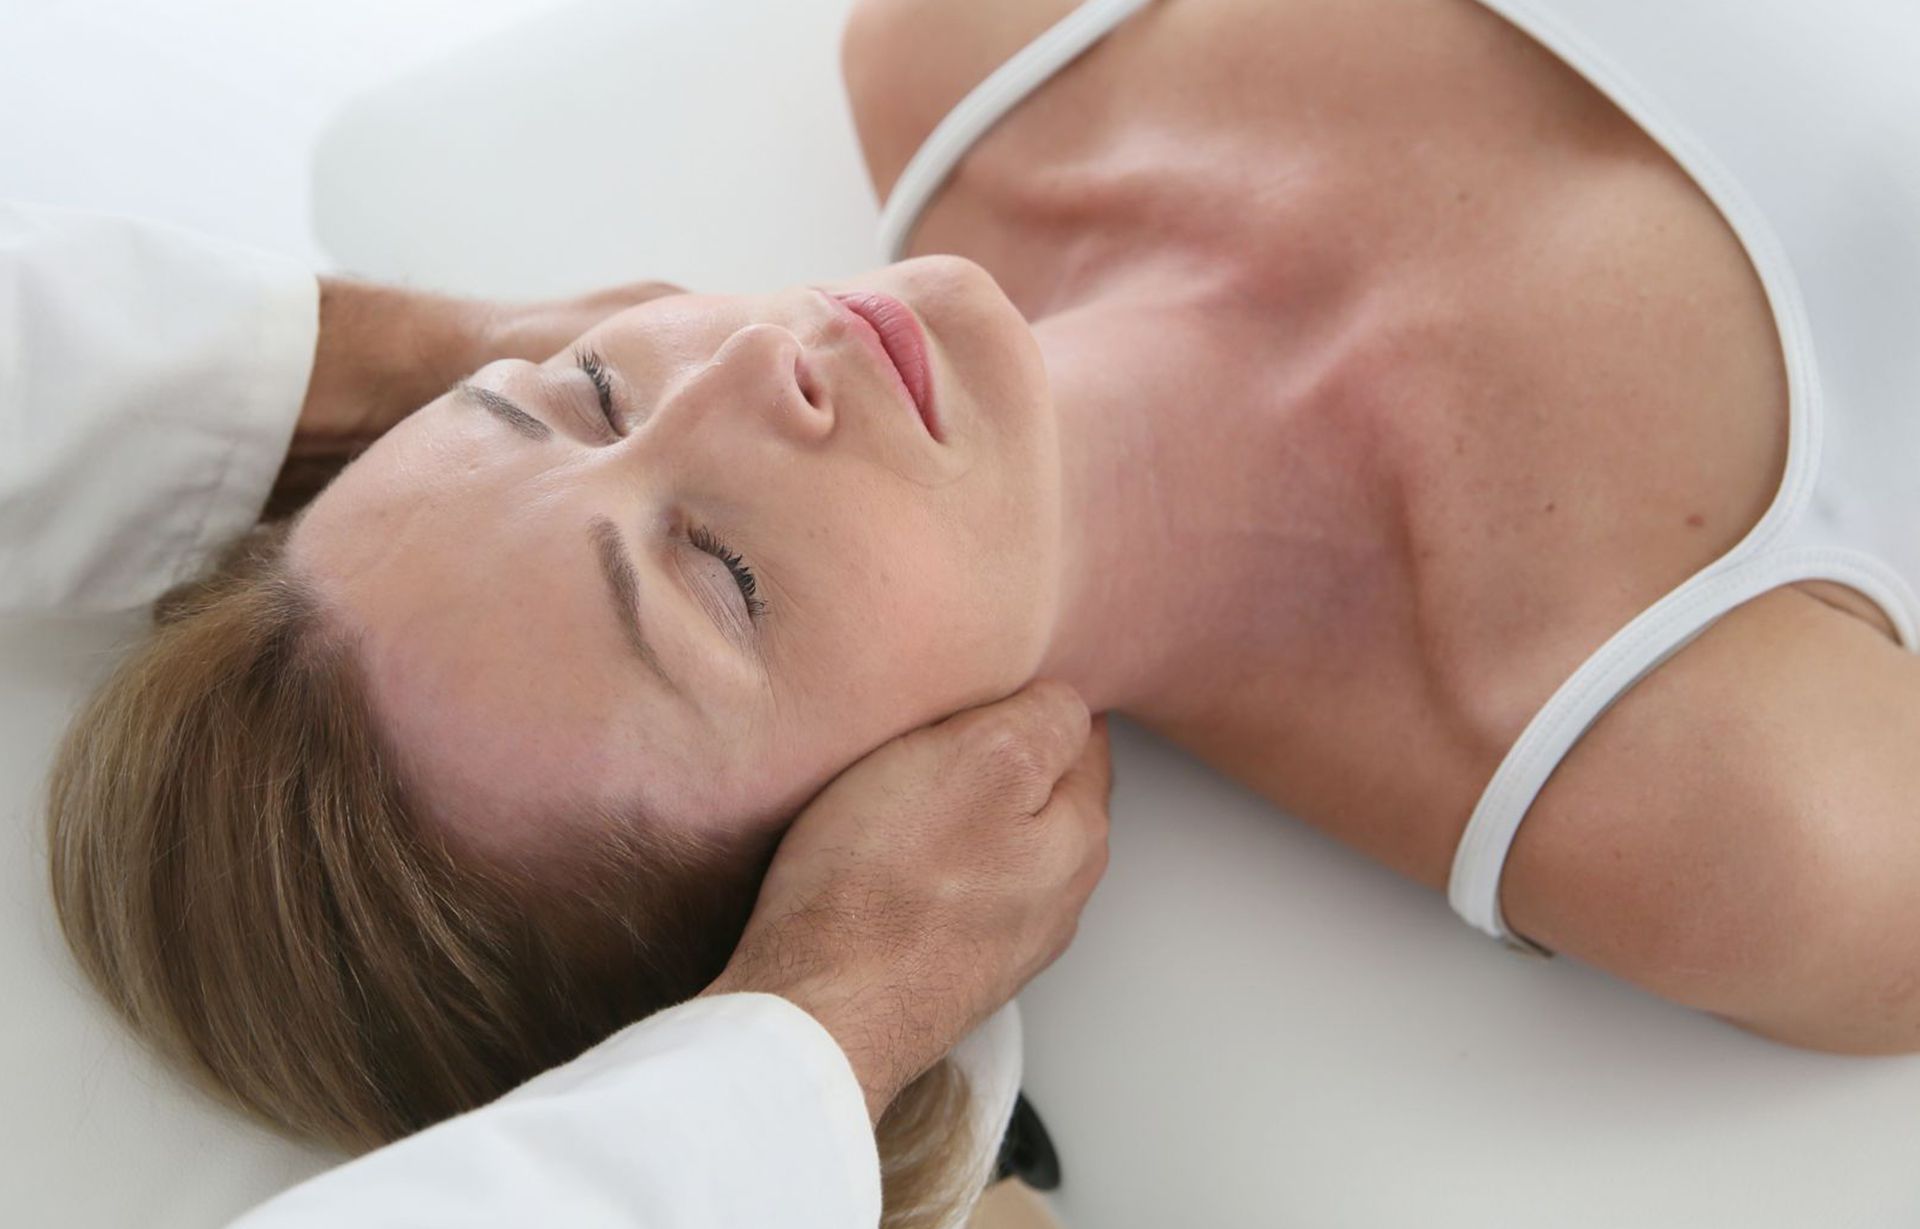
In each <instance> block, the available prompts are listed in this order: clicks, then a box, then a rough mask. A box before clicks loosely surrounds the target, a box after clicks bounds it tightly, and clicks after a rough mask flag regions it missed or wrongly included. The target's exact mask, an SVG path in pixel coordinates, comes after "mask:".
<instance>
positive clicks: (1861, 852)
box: [1502, 586, 1920, 1052]
mask: <svg viewBox="0 0 1920 1229" xmlns="http://www.w3.org/2000/svg"><path fill="white" fill-rule="evenodd" d="M1835 597H1836V595H1834V594H1833V593H1832V591H1831V590H1830V589H1825V587H1823V586H1786V587H1783V588H1780V589H1776V590H1774V591H1772V592H1770V593H1767V594H1765V595H1763V596H1761V597H1759V598H1756V599H1754V600H1753V601H1751V602H1748V603H1746V604H1745V605H1743V606H1741V607H1739V608H1738V609H1736V610H1734V611H1733V612H1732V613H1730V614H1728V615H1727V616H1726V617H1725V618H1723V619H1721V620H1720V621H1719V622H1718V623H1716V624H1714V625H1713V626H1712V627H1710V628H1709V629H1708V630H1707V631H1706V632H1704V633H1702V634H1701V635H1700V636H1699V637H1698V638H1697V639H1695V640H1694V641H1693V642H1692V643H1691V644H1689V645H1687V646H1686V647H1685V648H1683V649H1682V650H1680V651H1679V652H1678V653H1676V654H1675V655H1674V656H1673V657H1672V658H1670V659H1669V660H1668V661H1667V662H1665V663H1664V664H1663V665H1661V666H1660V667H1659V668H1658V669H1656V670H1655V671H1654V672H1653V673H1652V674H1650V675H1649V676H1647V678H1645V679H1644V680H1642V681H1641V683H1640V684H1639V685H1638V686H1636V687H1635V688H1633V689H1632V690H1631V691H1629V692H1628V693H1627V694H1626V695H1625V696H1623V697H1622V698H1621V699H1620V701H1619V702H1618V703H1617V704H1615V705H1614V706H1613V707H1612V708H1611V709H1609V710H1608V711H1607V712H1606V713H1605V714H1603V715H1602V716H1601V718H1600V719H1599V720H1598V721H1597V722H1596V723H1595V725H1594V726H1593V728H1592V729H1591V730H1589V731H1588V732H1587V734H1586V736H1585V737H1584V738H1583V739H1582V740H1581V741H1580V742H1579V743H1578V744H1576V746H1575V747H1574V749H1573V751H1572V752H1571V753H1569V755H1568V756H1567V758H1566V759H1565V761H1563V762H1562V764H1561V765H1560V767H1559V769H1558V770H1557V771H1556V772H1555V774H1554V776H1553V777H1552V778H1551V779H1550V780H1549V781H1548V783H1547V786H1546V788H1545V789H1544V790H1543V791H1542V792H1541V794H1540V797H1539V799H1538V800H1537V801H1536V802H1535V805H1534V807H1533V809H1532V811H1531V812H1530V814H1529V816H1528V818H1527V821H1526V823H1525V824H1523V825H1522V826H1521V829H1520V834H1519V837H1518V838H1517V839H1516V841H1515V842H1514V847H1513V853H1512V856H1511V858H1510V860H1509V861H1508V864H1507V871H1506V875H1505V878H1504V880H1503V885H1502V907H1503V909H1504V911H1505V912H1506V914H1507V917H1508V920H1509V924H1510V925H1512V926H1513V927H1514V928H1515V929H1516V930H1518V931H1520V932H1521V933H1523V934H1528V935H1529V936H1530V937H1533V938H1535V939H1537V940H1538V941H1540V942H1541V943H1543V944H1545V945H1547V946H1548V947H1550V948H1553V949H1554V950H1557V951H1563V952H1566V953H1567V954H1569V955H1572V956H1576V957H1578V958H1579V959H1581V960H1583V961H1586V962H1587V963H1590V964H1594V965H1597V966H1598V967H1600V968H1602V969H1605V970H1607V971H1609V972H1612V973H1614V974H1616V975H1618V976H1621V977H1624V978H1626V979H1627V980H1629V981H1632V982H1635V983H1636V984H1638V985H1640V986H1642V987H1644V988H1646V989H1649V990H1652V991H1654V992H1655V993H1658V994H1661V995H1663V996H1665V997H1668V998H1671V999H1674V1000H1676V1001H1679V1002H1681V1003H1684V1004H1687V1005H1689V1006H1693V1007H1697V1008H1701V1009H1703V1010H1706V1011H1710V1012H1713V1013H1715V1014H1719V1015H1723V1016H1726V1017H1728V1018H1729V1019H1732V1020H1735V1021H1736V1022H1739V1023H1741V1024H1743V1025H1746V1026H1747V1027H1749V1028H1753V1029H1754V1030H1755V1031H1759V1032H1764V1033H1767V1034H1768V1035H1771V1036H1776V1037H1779V1038H1781V1039H1783V1040H1788V1041H1792V1042H1795V1043H1797V1044H1802V1045H1809V1046H1813V1047H1816V1048H1822V1049H1839V1050H1857V1051H1865V1052H1877V1051H1882V1050H1885V1049H1889V1048H1900V1047H1899V1046H1898V1045H1897V1043H1896V1041H1894V1040H1890V1038H1893V1037H1894V1036H1895V1034H1896V1033H1898V1032H1900V1031H1901V1030H1905V1031H1907V1032H1910V1031H1911V1029H1910V1026H1907V1025H1903V1024H1901V1023H1899V1022H1900V1021H1902V1020H1904V1019H1906V1018H1908V1017H1910V1016H1911V1014H1912V1012H1913V1010H1914V1008H1915V1006H1916V1005H1920V978H1917V977H1916V974H1920V927H1915V926H1914V925H1913V918H1914V917H1915V916H1916V913H1917V912H1920V657H1916V656H1915V655H1913V654H1911V653H1908V652H1907V651H1905V650H1903V649H1901V648H1900V647H1899V646H1898V645H1897V644H1895V643H1894V642H1893V641H1892V640H1890V639H1889V638H1888V636H1887V635H1885V634H1883V633H1882V632H1881V631H1880V630H1879V629H1878V628H1876V627H1875V626H1874V625H1873V623H1872V622H1871V621H1869V620H1868V619H1865V618H1861V617H1858V616H1857V615H1856V614H1854V613H1850V612H1849V609H1848V607H1849V605H1850V603H1849V602H1848V601H1847V600H1846V599H1845V598H1841V599H1840V600H1835ZM1854 600H1855V601H1856V602H1857V601H1858V599H1857V597H1856V598H1855V599H1854ZM1913 1044H1920V1038H1913V1039H1911V1040H1910V1043H1909V1048H1910V1046H1911V1045H1913Z"/></svg>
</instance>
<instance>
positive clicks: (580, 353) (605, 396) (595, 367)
mask: <svg viewBox="0 0 1920 1229" xmlns="http://www.w3.org/2000/svg"><path fill="white" fill-rule="evenodd" d="M573 361H574V365H575V366H577V367H579V368H580V370H581V371H583V372H585V373H586V376H587V379H589V380H591V381H593V391H594V393H595V394H596V395H597V396H598V397H599V398H600V413H601V415H602V416H603V417H604V418H605V419H606V420H607V426H608V427H610V428H612V430H613V433H614V434H615V435H625V434H626V432H625V431H624V430H622V429H621V427H622V419H623V418H624V415H622V414H621V413H620V412H619V410H618V409H616V408H615V406H614V400H613V373H612V372H610V371H608V370H607V364H606V361H605V360H604V359H602V358H601V357H600V355H599V354H598V353H597V352H596V351H593V350H589V349H586V348H584V347H581V348H578V349H575V350H574V352H573Z"/></svg>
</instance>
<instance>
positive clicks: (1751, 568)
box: [1447, 547, 1915, 954]
mask: <svg viewBox="0 0 1920 1229" xmlns="http://www.w3.org/2000/svg"><path fill="white" fill-rule="evenodd" d="M1802 580H1832V581H1837V582H1839V583H1841V584H1845V585H1849V586H1851V587H1853V588H1855V589H1858V590H1860V591H1861V592H1863V593H1865V594H1866V595H1867V596H1868V597H1869V598H1871V599H1873V600H1874V601H1875V602H1876V603H1877V604H1878V605H1879V606H1881V608H1882V609H1885V610H1887V611H1889V613H1890V617H1893V618H1894V619H1895V620H1896V624H1897V628H1896V630H1897V631H1898V633H1899V635H1900V639H1901V642H1902V643H1903V644H1905V645H1906V646H1908V647H1909V648H1912V647H1913V646H1914V644H1915V639H1914V637H1915V629H1914V628H1913V627H1912V626H1910V625H1909V621H1908V620H1907V618H1906V615H1905V611H1906V610H1907V609H1910V607H1909V606H1907V605H1906V604H1905V603H1904V602H1902V601H1901V599H1900V590H1902V589H1903V588H1904V586H1902V585H1900V584H1899V582H1898V579H1897V578H1893V577H1890V576H1889V574H1888V571H1887V569H1886V568H1885V567H1884V565H1881V564H1880V563H1879V562H1878V561H1877V560H1873V559H1870V558H1867V557H1864V556H1861V555H1858V554H1856V553H1855V552H1852V551H1847V550H1835V549H1828V548H1820V547H1806V548H1799V549H1794V550H1787V551H1778V552H1770V553H1768V554H1764V555H1760V556H1758V557H1749V558H1747V559H1746V560H1744V561H1742V562H1740V563H1738V564H1736V565H1734V566H1730V567H1724V568H1720V569H1713V568H1709V569H1708V570H1707V571H1704V572H1701V573H1699V574H1697V575H1695V576H1694V577H1693V579H1692V580H1690V581H1688V582H1687V583H1685V584H1683V585H1681V586H1680V587H1679V588H1678V589H1675V590H1674V591H1673V592H1671V593H1669V594H1668V595H1667V596H1666V597H1664V598H1662V599H1661V600H1660V601H1658V602H1656V603H1655V604H1653V605H1652V606H1649V607H1648V608H1647V609H1646V610H1644V611H1642V612H1641V614H1640V616H1639V617H1638V618H1636V619H1634V620H1633V622H1631V623H1629V624H1627V625H1626V626H1625V627H1623V628H1621V629H1620V630H1619V631H1618V632H1616V633H1614V635H1613V637H1612V638H1611V639H1609V640H1608V641H1607V642H1606V643H1605V644H1603V645H1601V646H1600V648H1599V650H1598V651H1596V652H1595V653H1594V654H1593V656H1591V657H1589V658H1587V660H1586V662H1585V663H1584V664H1582V665H1581V667H1580V668H1579V669H1578V670H1577V671H1575V672H1574V674H1573V676H1572V677H1571V678H1569V679H1568V680H1567V681H1566V682H1565V683H1563V684H1561V685H1560V689H1559V690H1558V691H1556V692H1554V694H1553V698H1552V699H1550V700H1548V701H1547V702H1546V704H1544V705H1543V706H1541V709H1540V711H1539V712H1537V713H1535V714H1534V717H1533V720H1532V721H1530V722H1528V723H1527V728H1526V729H1525V730H1524V731H1523V732H1522V733H1521V735H1520V738H1519V740H1518V741H1516V742H1515V743H1514V744H1513V746H1512V748H1511V749H1509V750H1508V752H1507V755H1506V758H1505V759H1504V760H1502V761H1501V764H1500V768H1499V770H1498V771H1496V772H1495V773H1494V774H1493V779H1492V780H1491V781H1490V782H1488V784H1487V788H1486V790H1485V792H1484V793H1482V794H1481V795H1480V802H1479V804H1478V805H1476V806H1475V807H1474V809H1473V817H1472V818H1471V819H1470V820H1468V821H1467V830H1466V832H1465V833H1464V834H1462V836H1461V837H1460V844H1459V846H1458V848H1456V849H1455V850H1454V855H1453V873H1452V877H1451V879H1450V881H1449V883H1448V885H1447V900H1448V902H1449V903H1450V904H1452V906H1453V909H1454V912H1456V913H1458V914H1459V915H1460V916H1461V917H1462V918H1464V919H1465V920H1466V921H1467V923H1468V924H1469V925H1472V926H1474V927H1476V928H1477V929H1479V930H1482V931H1485V932H1486V933H1487V934H1489V935H1492V936H1493V937H1494V938H1496V939H1502V940H1505V941H1506V942H1507V944H1508V946H1510V947H1514V948H1516V949H1517V950H1521V951H1531V952H1534V953H1539V954H1546V953H1545V949H1544V948H1541V947H1540V946H1539V945H1538V944H1535V943H1533V942H1532V941H1531V940H1528V939H1524V938H1521V937H1520V936H1517V935H1515V934H1514V933H1513V931H1512V930H1511V929H1509V928H1508V926H1507V921H1506V918H1505V916H1504V915H1503V914H1502V913H1501V912H1500V875H1501V872H1502V871H1503V870H1504V869H1505V868H1506V864H1507V854H1508V852H1509V851H1510V850H1511V849H1512V847H1513V838H1514V836H1515V835H1516V834H1518V832H1519V831H1520V823H1521V821H1522V820H1524V819H1525V818H1526V817H1527V811H1528V810H1529V809H1530V808H1531V807H1532V806H1533V800H1534V799H1535V798H1536V797H1538V796H1539V793H1540V791H1541V789H1542V788H1544V787H1545V785H1546V783H1547V778H1548V777H1550V776H1552V775H1553V770H1554V769H1555V768H1557V767H1559V764H1560V760H1561V758H1562V757H1564V756H1565V755H1566V754H1567V752H1568V751H1569V750H1571V749H1572V747H1573V745H1574V743H1576V742H1578V741H1579V740H1580V737H1581V735H1583V734H1585V733H1586V732H1587V730H1588V729H1589V728H1590V727H1591V726H1592V725H1593V723H1594V722H1596V721H1598V720H1599V719H1600V715H1601V714H1602V713H1604V712H1606V711H1607V710H1608V709H1609V708H1611V707H1613V705H1614V703H1615V702H1616V701H1617V700H1619V698H1620V697H1621V696H1623V695H1625V694H1626V693H1627V691H1628V690H1629V689H1631V688H1632V687H1633V685H1634V684H1635V683H1638V682H1639V681H1640V680H1641V679H1643V678H1645V677H1646V676H1647V675H1648V674H1649V673H1651V672H1652V671H1653V670H1654V669H1655V668H1656V667H1658V666H1659V665H1660V664H1661V663H1662V662H1664V661H1666V660H1667V659H1668V658H1669V657H1672V656H1673V655H1674V654H1675V653H1677V652H1679V651H1680V650H1681V649H1682V648H1685V647H1686V646H1687V645H1688V644H1689V643H1691V642H1692V641H1693V639H1694V637H1696V636H1698V635H1699V634H1700V633H1701V632H1703V631H1705V630H1706V629H1707V628H1708V627H1709V626H1711V625H1712V624H1713V623H1714V622H1715V621H1716V620H1718V619H1719V618H1721V617H1722V616H1723V615H1725V614H1727V613H1728V612H1729V611H1731V610H1733V609H1734V608H1735V607H1737V606H1739V605H1740V604H1741V603H1743V602H1746V601H1749V600H1750V599H1752V598H1755V597H1758V596H1759V595H1760V594H1762V593H1765V592H1767V591H1768V590H1769V589H1775V588H1778V587H1779V586H1781V585H1787V584H1793V583H1795V582H1797V581H1802Z"/></svg>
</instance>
